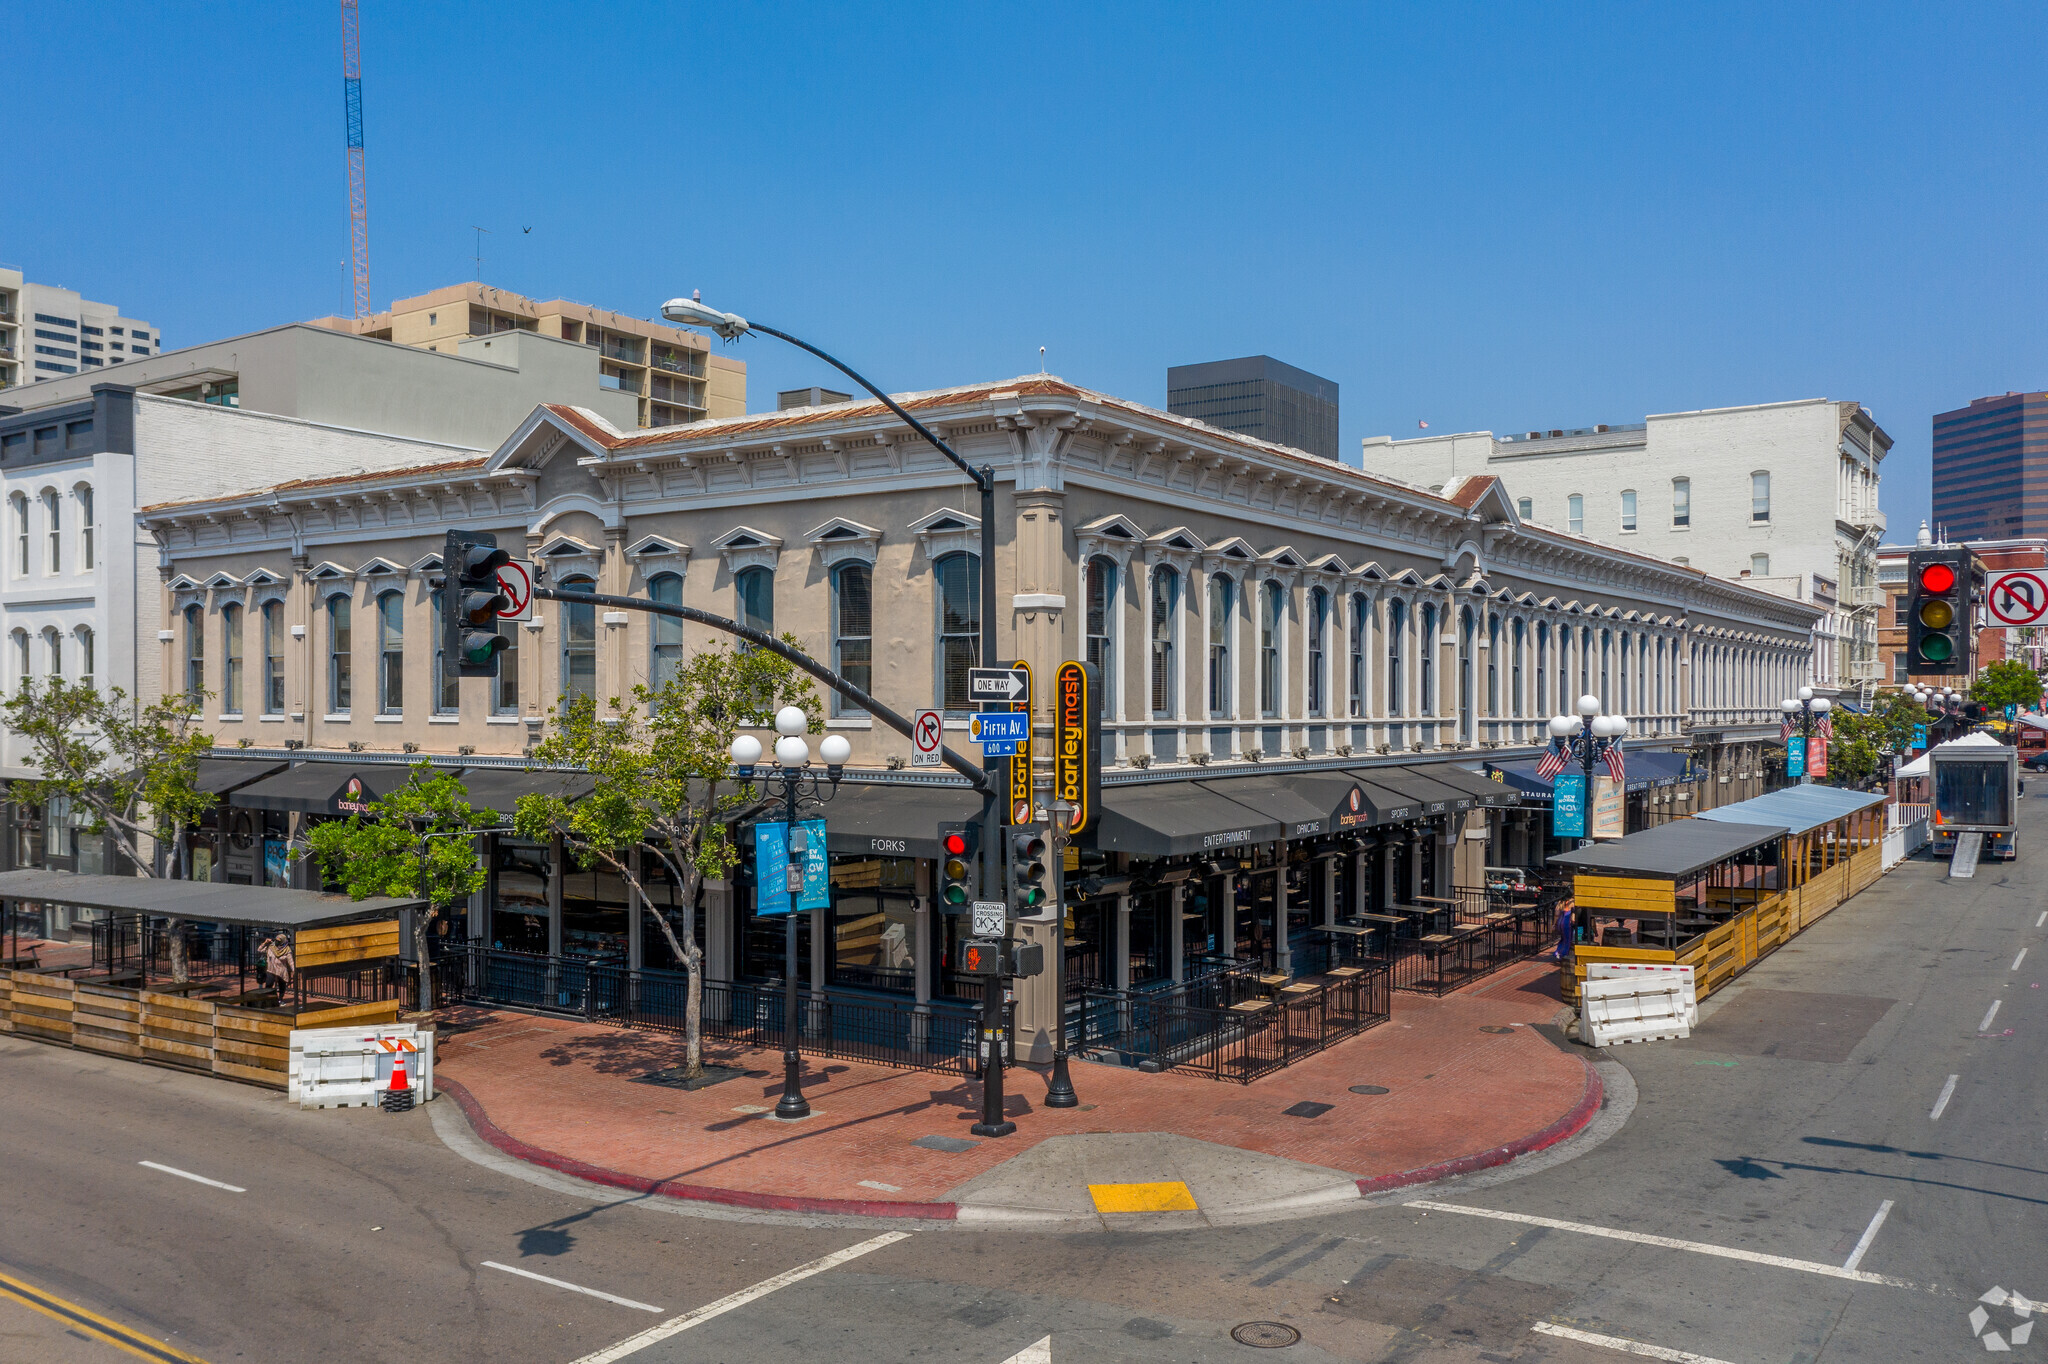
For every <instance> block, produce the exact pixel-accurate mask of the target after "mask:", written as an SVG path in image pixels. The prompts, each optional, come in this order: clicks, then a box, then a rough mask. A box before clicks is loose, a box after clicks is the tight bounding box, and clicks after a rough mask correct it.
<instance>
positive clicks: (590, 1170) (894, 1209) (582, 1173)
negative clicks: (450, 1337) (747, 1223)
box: [434, 1075, 960, 1221]
mask: <svg viewBox="0 0 2048 1364" xmlns="http://www.w3.org/2000/svg"><path fill="white" fill-rule="evenodd" d="M434 1087H435V1088H436V1089H440V1090H445V1091H446V1092H447V1093H448V1095H449V1097H450V1098H452V1099H454V1100H455V1102H456V1105H457V1106H458V1107H460V1108H461V1109H462V1113H463V1116H464V1117H466V1118H468V1119H469V1125H470V1126H471V1127H472V1128H474V1129H475V1131H476V1134H477V1135H478V1136H479V1137H481V1138H483V1139H484V1140H485V1141H487V1142H489V1143H490V1144H491V1145H492V1146H495V1147H497V1148H498V1149H499V1150H500V1151H503V1152H504V1153H505V1154H506V1155H508V1156H510V1157H512V1158H513V1159H514V1160H523V1161H525V1162H527V1163H528V1164H530V1165H544V1166H546V1167H547V1168H548V1169H550V1170H557V1171H560V1172H561V1173H562V1174H565V1175H573V1176H575V1177H576V1178H577V1179H587V1180H589V1181H590V1182H591V1183H593V1184H606V1185H610V1186H611V1187H612V1188H615V1189H631V1190H632V1191H633V1192H634V1193H644V1194H659V1195H661V1196H662V1197H663V1198H682V1199H689V1200H692V1201H695V1202H699V1203H723V1204H726V1205H728V1206H730V1207H735V1208H764V1209H768V1210H771V1211H774V1212H800V1213H820V1214H835V1215H838V1216H842V1217H849V1216H850V1217H913V1218H922V1219H924V1220H926V1221H951V1220H952V1219H954V1218H956V1217H958V1216H959V1215H960V1206H959V1204H957V1203H910V1202H904V1201H900V1200H895V1199H886V1198H805V1197H802V1196H800V1195H796V1194H766V1193H753V1192H750V1191H748V1190H746V1189H718V1188H713V1187H712V1186H710V1185H708V1184H684V1183H682V1182H680V1181H678V1180H673V1179H649V1178H647V1177H646V1176H645V1175H629V1174H622V1173H620V1172H619V1171H617V1170H607V1169H605V1168H604V1167H603V1166H600V1165H591V1164H587V1163H586V1162H584V1161H580V1160H576V1159H574V1158H572V1157H570V1156H564V1155H557V1154H556V1153H555V1152H553V1151H544V1150H542V1149H541V1148H540V1147H538V1146H529V1145H527V1144H526V1143H525V1142H523V1141H521V1140H519V1138H517V1137H515V1136H512V1135H511V1134H510V1133H508V1132H506V1131H505V1130H504V1129H503V1128H501V1127H499V1126H498V1125H497V1124H496V1123H494V1122H492V1121H491V1119H490V1116H489V1115H488V1114H486V1113H485V1112H484V1110H483V1105H482V1104H480V1103H478V1102H477V1101H476V1099H475V1097H474V1096H473V1095H471V1094H470V1092H469V1091H468V1090H467V1089H464V1088H463V1087H462V1085H461V1084H460V1083H458V1082H457V1081H454V1080H450V1079H448V1078H446V1077H445V1076H439V1075H437V1076H435V1077H434Z"/></svg>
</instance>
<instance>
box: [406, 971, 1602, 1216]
mask: <svg viewBox="0 0 2048 1364" xmlns="http://www.w3.org/2000/svg"><path fill="white" fill-rule="evenodd" d="M1393 1009H1394V1012H1393V1018H1392V1020H1391V1021H1389V1022H1387V1023H1385V1024H1382V1025H1381V1026H1379V1027H1377V1028H1375V1029H1373V1030H1371V1031H1369V1032H1367V1033H1364V1034H1363V1035H1361V1036H1359V1037H1355V1038H1352V1039H1350V1040H1349V1041H1346V1042H1343V1043H1340V1044H1338V1045H1337V1046H1335V1047H1332V1048H1331V1049H1329V1050H1328V1051H1325V1052H1323V1053H1321V1054H1320V1055H1318V1056H1315V1057H1313V1058H1311V1059H1309V1060H1307V1061H1305V1062H1302V1063H1300V1064H1298V1065H1294V1066H1290V1067H1287V1068H1286V1069H1284V1070H1281V1071H1279V1072H1277V1073H1275V1074H1273V1075H1270V1076H1267V1077H1266V1078H1264V1079H1262V1080H1258V1081H1254V1082H1253V1083H1251V1084H1249V1085H1236V1084H1228V1083H1221V1082H1218V1081H1214V1080H1207V1079H1202V1078H1199V1077H1197V1076H1193V1075H1182V1074H1175V1073H1171V1072H1169V1073H1166V1074H1160V1075H1147V1074H1143V1073H1141V1072H1138V1071H1135V1070H1128V1069H1124V1068H1121V1067H1112V1066H1101V1065H1093V1064H1087V1063H1076V1064H1075V1065H1074V1066H1073V1067H1072V1074H1073V1079H1074V1086H1075V1089H1076V1090H1077V1091H1078V1092H1079V1095H1080V1098H1081V1106H1080V1107H1078V1108H1072V1109H1065V1110H1060V1109H1048V1108H1045V1107H1043V1106H1042V1105H1041V1103H1040V1100H1041V1099H1042V1097H1043V1095H1044V1092H1045V1080H1044V1068H1043V1067H1019V1068H1015V1069H1013V1070H1012V1071H1011V1072H1010V1073H1009V1076H1008V1088H1009V1091H1010V1092H1009V1095H1008V1109H1007V1111H1008V1115H1009V1116H1010V1117H1011V1118H1012V1119H1014V1120H1015V1121H1016V1123H1017V1131H1016V1133H1015V1134H1014V1135H1012V1136H1009V1137H1005V1138H999V1139H994V1140H978V1139H976V1138H974V1137H973V1136H971V1135H970V1134H969V1132H968V1128H969V1126H970V1125H971V1124H972V1123H973V1122H974V1121H975V1119H976V1117H977V1116H978V1106H979V1100H980V1086H979V1084H978V1083H975V1082H973V1081H963V1080H961V1079H960V1078H959V1077H957V1076H953V1075H947V1074H942V1073H932V1072H925V1071H908V1070H899V1069H895V1068H892V1067H885V1066H877V1065H868V1064H863V1063H859V1062H851V1061H835V1060H830V1059H821V1058H817V1057H809V1056H807V1057H806V1058H805V1075H806V1084H805V1090H804V1092H805V1095H806V1096H807V1097H808V1098H809V1099H810V1101H811V1105H812V1110H813V1112H812V1115H811V1117H809V1118H807V1119H804V1120H802V1121H800V1122H794V1123H784V1122H779V1121H776V1120H775V1119H773V1118H771V1117H770V1116H769V1115H768V1110H769V1109H770V1108H772V1107H773V1105H774V1103H775V1099H776V1097H777V1095H779V1094H780V1093H781V1057H780V1055H779V1053H775V1052H770V1051H758V1050H739V1049H729V1048H728V1049H710V1048H707V1059H708V1060H715V1061H718V1062H720V1063H723V1064H726V1065H732V1066H737V1067H740V1068H741V1069H743V1070H744V1071H746V1072H747V1073H746V1074H745V1075H743V1076H740V1077H737V1078H734V1079H730V1080H726V1081H724V1082H722V1083H719V1084H716V1085H712V1086H710V1087H708V1088H705V1089H701V1090H698V1091H695V1092H687V1091H684V1090H679V1089H673V1088H667V1087H663V1086H662V1085H659V1084H656V1083H650V1082H649V1081H648V1080H646V1079H645V1078H644V1077H646V1076H648V1075H649V1074H650V1073H653V1072H658V1071H662V1070H664V1069H666V1068H668V1067H672V1066H675V1065H677V1064H679V1063H680V1060H681V1047H680V1045H679V1043H678V1041H677V1039H675V1038H673V1037H671V1036H668V1035H666V1034H662V1033H655V1032H644V1031H636V1030H626V1029H619V1028H611V1027H602V1026H596V1025H591V1024H586V1023H581V1022H575V1021H569V1020H561V1019H551V1018H539V1017H532V1016H528V1015H522V1014H509V1013H493V1012H488V1011H477V1010H458V1011H453V1012H452V1013H450V1014H447V1015H444V1019H445V1021H444V1024H443V1031H442V1040H441V1042H440V1045H439V1054H438V1055H437V1057H436V1061H435V1078H436V1082H437V1084H439V1085H440V1086H442V1087H445V1088H446V1090H447V1091H448V1093H449V1095H450V1096H452V1097H453V1098H454V1099H455V1100H456V1102H457V1103H458V1104H460V1105H461V1107H462V1109H463V1112H464V1113H465V1114H466V1115H467V1116H468V1118H469V1120H470V1124H471V1126H472V1127H473V1128H474V1129H475V1130H476V1132H477V1134H478V1135H479V1136H480V1137H482V1138H483V1139H484V1140H485V1141H487V1142H489V1143H490V1144H492V1145H494V1146H496V1147H498V1148H499V1149H500V1150H502V1151H504V1152H506V1153H508V1154H510V1155H513V1156H515V1157H517V1158H519V1159H522V1160H527V1161H531V1162H534V1163H536V1164H540V1165H544V1166H547V1167H549V1168H552V1169H556V1170H560V1171H563V1172H564V1173H568V1174H573V1175H577V1176H580V1177H582V1178H585V1179H591V1180H595V1181H597V1182H600V1183H604V1184H609V1185H613V1186H617V1187H622V1188H627V1189H633V1190H637V1191H641V1192H649V1193H658V1194H662V1195H666V1196H671V1197H678V1198H686V1199H702V1200H707V1201H711V1202H716V1203H722V1204H727V1205H733V1206H739V1207H751V1208H760V1209H774V1210H780V1211H785V1212H808V1213H818V1214H834V1215H855V1216H870V1217H872V1216H886V1217H911V1218H927V1219H934V1220H959V1221H962V1222H981V1223H988V1222H1005V1223H1013V1224H1044V1225H1047V1226H1059V1225H1071V1224H1073V1223H1076V1222H1090V1221H1097V1222H1099V1221H1100V1220H1101V1219H1103V1218H1105V1217H1106V1218H1108V1219H1110V1220H1111V1221H1113V1222H1114V1223H1115V1224H1116V1225H1118V1226H1133V1225H1139V1224H1141V1223H1142V1224H1148V1225H1157V1226H1171V1225H1183V1224H1186V1225H1196V1224H1215V1223H1221V1222H1235V1221H1256V1220H1262V1219H1264V1218H1267V1217H1272V1216H1282V1215H1286V1214H1287V1213H1288V1212H1290V1211H1299V1210H1300V1209H1302V1208H1304V1207H1309V1206H1317V1205H1320V1204H1324V1203H1332V1202H1338V1201H1344V1200H1351V1199H1356V1198H1358V1197H1360V1196H1362V1195H1363V1194H1366V1193H1371V1192H1376V1191H1378V1190H1381V1189H1387V1188H1394V1187H1399V1186H1400V1185H1403V1184H1409V1183H1419V1182H1423V1181H1426V1180H1430V1179H1436V1178H1441V1177H1444V1176H1446V1175H1450V1174H1456V1173H1462V1172H1464V1171H1468V1170H1473V1169H1480V1168H1484V1167H1486V1166H1488V1165H1496V1164H1500V1163H1503V1162H1505V1161H1506V1160H1509V1159H1511V1158H1513V1157H1514V1156H1515V1155H1519V1154H1522V1153H1524V1152H1526V1151H1532V1150H1540V1149H1542V1148H1543V1147H1545V1146H1549V1145H1552V1144H1554V1143H1556V1142H1558V1141H1562V1140H1564V1139H1565V1138H1566V1137H1569V1136H1570V1135H1572V1134H1573V1133H1575V1132H1576V1131H1578V1130H1579V1129H1580V1128H1582V1127H1583V1126H1584V1125H1585V1124H1586V1123H1587V1122H1588V1121H1590V1119H1591V1118H1592V1116H1593V1114H1594V1113H1595V1112H1596V1111H1597V1110H1598V1108H1599V1104H1600V1084H1599V1081H1598V1079H1597V1078H1596V1077H1595V1075H1594V1073H1593V1070H1592V1068H1591V1066H1590V1065H1588V1064H1587V1062H1586V1061H1585V1060H1584V1059H1582V1057H1581V1056H1580V1055H1577V1054H1571V1053H1567V1052H1566V1051H1564V1050H1563V1049H1561V1047H1560V1046H1559V1045H1557V1044H1554V1043H1553V1042H1552V1041H1550V1040H1549V1039H1548V1038H1547V1037H1545V1036H1544V1035H1542V1034H1541V1033H1538V1032H1537V1031H1536V1030H1535V1028H1534V1026H1533V1025H1535V1024H1539V1023H1548V1022H1549V1021H1550V1020H1551V1018H1552V1017H1553V1016H1555V1014H1556V1013H1557V1010H1558V1001H1557V995H1556V986H1555V968H1553V967H1547V966H1545V965H1543V964H1540V963H1535V962H1530V963H1524V964H1522V965H1520V966H1516V967H1513V968H1510V969H1508V970H1506V971H1503V972H1501V973H1500V974H1499V975H1497V976H1495V977H1493V978H1492V979H1490V980H1487V981H1484V982H1481V983H1480V984H1478V985H1476V986H1473V987H1470V988H1468V989H1467V990H1465V991H1462V992H1460V993H1458V994H1455V995H1451V996H1448V997H1446V998H1442V999H1430V998H1426V997H1422V996H1416V995H1407V994H1401V993H1398V992H1397V993H1396V994H1395V995H1394V1004H1393ZM1353 1086H1380V1087H1383V1088H1385V1089H1386V1090H1387V1092H1386V1093H1384V1094H1360V1093H1356V1092H1353V1089H1352V1087H1353ZM1304 1101H1306V1102H1307V1103H1309V1104H1312V1105H1328V1107H1327V1109H1324V1110H1321V1111H1318V1112H1315V1114H1314V1116H1297V1115H1293V1114H1289V1113H1287V1112H1286V1111H1285V1110H1287V1109H1289V1108H1292V1107H1294V1106H1296V1105H1298V1104H1301V1103H1303V1102H1304ZM1153 1186H1159V1187H1153ZM1132 1190H1136V1192H1132Z"/></svg>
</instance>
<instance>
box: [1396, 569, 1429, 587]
mask: <svg viewBox="0 0 2048 1364" xmlns="http://www.w3.org/2000/svg"><path fill="white" fill-rule="evenodd" d="M1387 581H1389V582H1394V583H1400V584H1401V585H1403V586H1405V587H1420V586H1422V575H1421V574H1420V573H1417V572H1416V571H1415V570H1414V569H1412V568H1404V569H1402V570H1400V571H1399V572H1398V573H1396V574H1394V575H1393V577H1391V578H1389V579H1388V580H1387Z"/></svg>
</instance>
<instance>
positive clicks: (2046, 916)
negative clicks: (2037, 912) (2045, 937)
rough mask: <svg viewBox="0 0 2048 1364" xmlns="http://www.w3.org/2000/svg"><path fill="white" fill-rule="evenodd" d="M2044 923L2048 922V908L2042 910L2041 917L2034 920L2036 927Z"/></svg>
mask: <svg viewBox="0 0 2048 1364" xmlns="http://www.w3.org/2000/svg"><path fill="white" fill-rule="evenodd" d="M2044 924H2048V909H2044V910H2042V911H2041V917H2040V918H2038V919H2036V920H2034V927H2036V928H2040V927H2041V926H2043V925H2044Z"/></svg>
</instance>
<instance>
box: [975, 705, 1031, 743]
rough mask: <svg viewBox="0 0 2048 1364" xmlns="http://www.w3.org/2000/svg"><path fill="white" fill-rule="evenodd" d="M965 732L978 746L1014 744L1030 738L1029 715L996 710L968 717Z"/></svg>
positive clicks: (1022, 712)
mask: <svg viewBox="0 0 2048 1364" xmlns="http://www.w3.org/2000/svg"><path fill="white" fill-rule="evenodd" d="M967 732H968V734H969V735H971V736H972V737H973V739H974V741H975V742H976V743H978V744H988V743H1006V744H1007V743H1016V742H1017V741H1018V740H1020V739H1029V738H1030V737H1031V713H1030V712H1029V711H1015V710H1013V711H1000V710H996V711H984V712H982V713H981V714H979V715H970V716H968V717H967Z"/></svg>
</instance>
